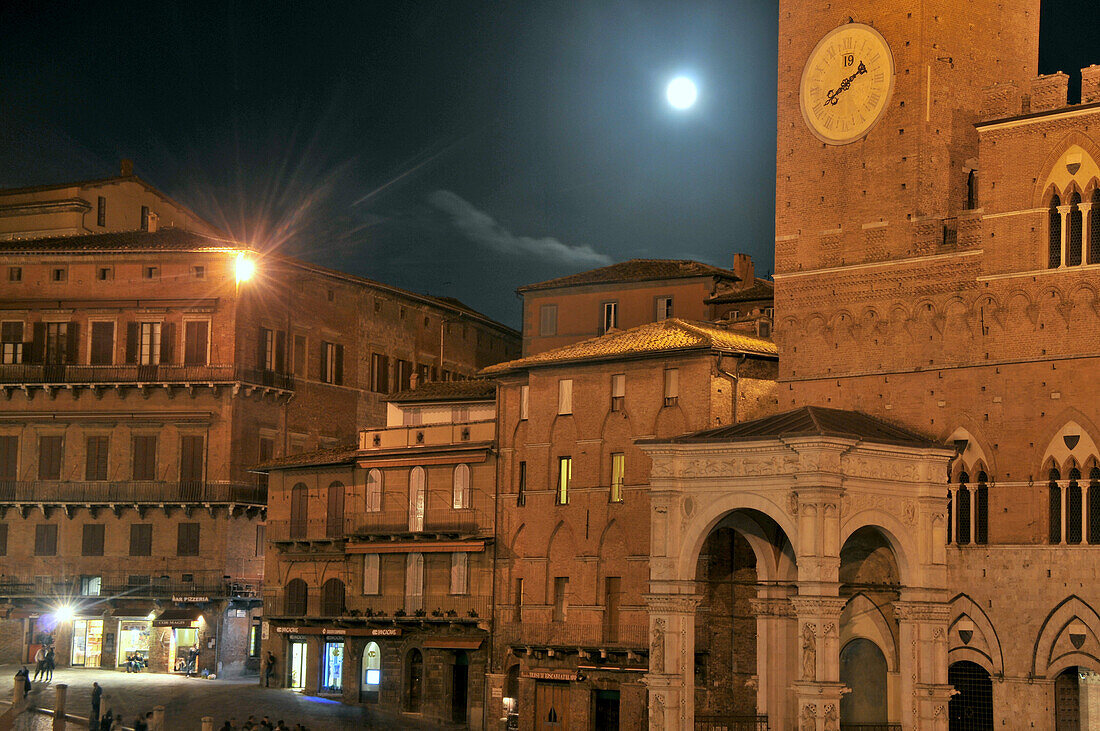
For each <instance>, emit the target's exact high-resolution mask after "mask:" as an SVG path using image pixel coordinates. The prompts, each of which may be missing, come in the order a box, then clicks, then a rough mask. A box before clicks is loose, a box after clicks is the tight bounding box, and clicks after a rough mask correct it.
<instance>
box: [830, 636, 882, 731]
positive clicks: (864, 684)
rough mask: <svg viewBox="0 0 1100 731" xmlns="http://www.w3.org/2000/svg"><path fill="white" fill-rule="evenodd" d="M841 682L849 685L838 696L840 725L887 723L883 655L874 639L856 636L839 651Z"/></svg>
mask: <svg viewBox="0 0 1100 731" xmlns="http://www.w3.org/2000/svg"><path fill="white" fill-rule="evenodd" d="M840 682H842V683H844V684H845V685H846V686H848V687H849V688H851V691H852V692H851V693H848V694H846V695H844V696H841V699H840V724H841V726H846V725H849V724H852V725H857V724H885V723H886V722H887V712H886V710H887V708H888V705H887V704H888V701H887V685H886V657H885V656H884V655H883V654H882V650H880V649H879V648H878V645H876V644H875V643H874V642H871V641H870V640H867V639H864V638H862V637H857V638H856V639H854V640H852V641H851V642H849V643H848V644H846V645H845V646H844V647H843V649H841V651H840Z"/></svg>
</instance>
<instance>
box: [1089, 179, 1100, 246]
mask: <svg viewBox="0 0 1100 731" xmlns="http://www.w3.org/2000/svg"><path fill="white" fill-rule="evenodd" d="M1089 264H1100V187H1098V188H1097V189H1096V190H1094V191H1092V212H1091V213H1089Z"/></svg>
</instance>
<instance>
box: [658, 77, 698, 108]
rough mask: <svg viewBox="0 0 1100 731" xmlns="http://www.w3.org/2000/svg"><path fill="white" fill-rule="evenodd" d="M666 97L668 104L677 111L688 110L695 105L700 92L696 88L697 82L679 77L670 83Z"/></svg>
mask: <svg viewBox="0 0 1100 731" xmlns="http://www.w3.org/2000/svg"><path fill="white" fill-rule="evenodd" d="M665 96H666V97H668V103H669V104H671V105H672V106H674V107H676V108H677V109H687V108H688V107H690V106H691V105H693V104H695V100H696V99H697V98H698V96H699V90H698V89H696V88H695V82H694V81H692V80H691V79H689V78H687V77H686V76H677V77H676V78H675V79H673V80H672V81H670V82H668V88H667V89H665Z"/></svg>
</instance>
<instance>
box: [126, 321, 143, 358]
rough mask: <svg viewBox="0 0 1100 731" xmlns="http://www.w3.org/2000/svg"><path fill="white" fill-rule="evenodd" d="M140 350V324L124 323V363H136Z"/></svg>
mask: <svg viewBox="0 0 1100 731" xmlns="http://www.w3.org/2000/svg"><path fill="white" fill-rule="evenodd" d="M140 348H141V324H140V323H137V322H128V323H126V362H127V363H137V362H138V352H139V350H140Z"/></svg>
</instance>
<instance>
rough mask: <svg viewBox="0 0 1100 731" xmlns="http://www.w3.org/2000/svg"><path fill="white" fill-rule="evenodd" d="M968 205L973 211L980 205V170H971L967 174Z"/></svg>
mask: <svg viewBox="0 0 1100 731" xmlns="http://www.w3.org/2000/svg"><path fill="white" fill-rule="evenodd" d="M966 207H967V210H971V211H973V210H974V209H975V208H977V207H978V171H977V170H971V171H970V172H969V173H967V175H966Z"/></svg>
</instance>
